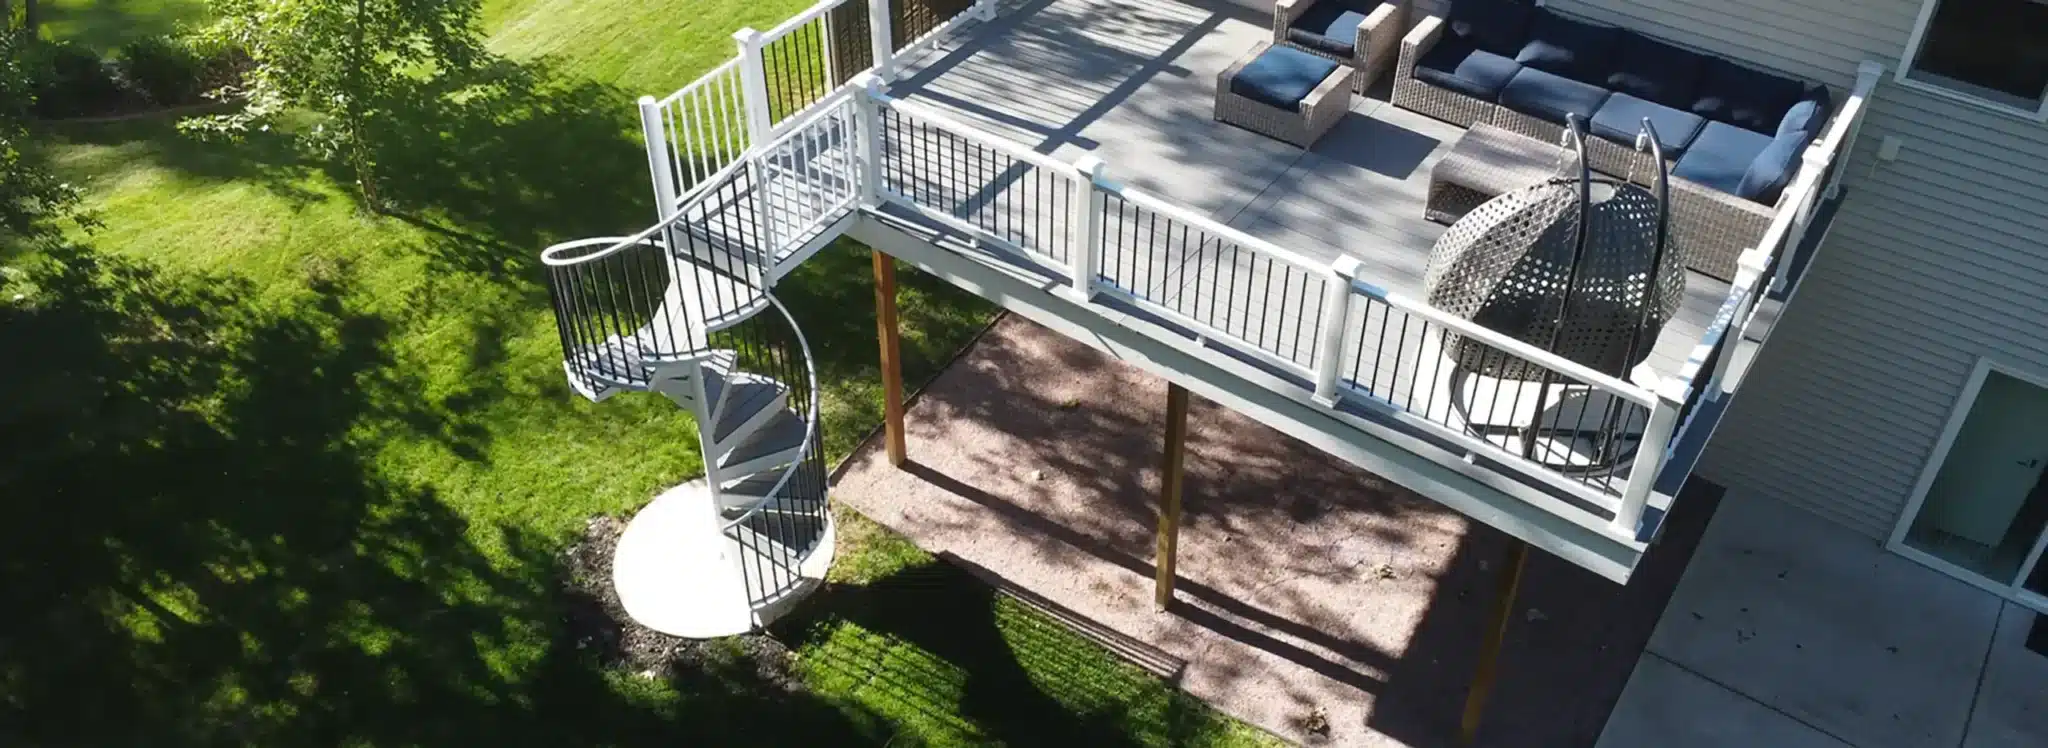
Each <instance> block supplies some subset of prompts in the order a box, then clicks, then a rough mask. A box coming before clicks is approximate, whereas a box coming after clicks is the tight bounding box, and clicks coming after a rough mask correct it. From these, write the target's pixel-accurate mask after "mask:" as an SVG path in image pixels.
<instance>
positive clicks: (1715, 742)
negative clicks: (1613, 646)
mask: <svg viewBox="0 0 2048 748" xmlns="http://www.w3.org/2000/svg"><path fill="white" fill-rule="evenodd" d="M1599 746H1600V748H1639V747H1640V746H1658V747H1659V748H1726V747H1727V746H1771V747H1772V748H1850V746H1849V744H1848V743H1844V742H1842V741H1840V740H1836V739H1835V738H1833V737H1830V736H1828V735H1827V734H1826V733H1823V732H1821V731H1819V730H1815V729H1813V728H1812V727H1808V726H1807V725H1805V724H1804V723H1801V722H1800V721H1798V720H1796V719H1793V718H1791V717H1789V716H1786V715H1785V713H1783V712H1780V711H1777V710H1775V709H1772V708H1770V707H1767V706H1764V705H1763V704H1761V703H1759V702H1757V701H1755V700H1753V699H1750V698H1749V697H1746V696H1743V695H1741V694H1738V693H1736V692H1734V691H1730V690H1728V689H1726V688H1722V687H1721V686H1720V685H1718V684H1716V683H1713V682H1712V681H1709V680H1707V679H1705V678H1702V677H1700V676H1699V675H1698V674H1696V673H1692V672H1689V671H1687V670H1684V669H1682V668H1680V667H1678V666H1677V665H1673V664H1671V661H1670V660H1666V659H1664V658H1662V657H1657V656H1655V655H1646V656H1644V657H1643V661H1642V662H1641V663H1640V664H1638V665H1637V666H1636V673H1635V676H1634V677H1632V678H1630V679H1629V683H1628V690H1626V691H1623V692H1622V694H1621V703H1620V705H1619V706H1617V707H1616V708H1615V713H1614V719H1613V721H1610V722H1608V723H1607V730H1606V731H1605V732H1603V733H1601V735H1600V743H1599Z"/></svg>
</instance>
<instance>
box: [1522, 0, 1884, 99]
mask: <svg viewBox="0 0 2048 748" xmlns="http://www.w3.org/2000/svg"><path fill="white" fill-rule="evenodd" d="M1549 5H1550V7H1552V8H1556V9H1557V10H1560V11H1563V12H1565V13H1567V14H1571V15H1576V16H1580V17H1583V18H1587V19H1589V20H1595V21H1600V22H1604V23H1611V24H1614V25H1617V26H1626V27H1629V28H1632V29H1636V30H1638V31H1641V32H1643V33H1645V34H1649V35H1651V36H1656V37H1660V38H1663V39H1667V40H1670V41H1674V42H1677V43H1679V44H1683V45H1686V46H1689V47H1694V48H1698V49H1701V50H1705V51H1709V52H1716V53H1719V54H1722V55H1725V56H1727V57H1731V58H1736V59H1740V60H1743V61H1746V62H1749V63H1751V64H1754V65H1757V66H1760V67H1765V68H1772V69H1775V70H1778V71H1781V72H1784V73H1788V74H1791V75H1794V76H1798V77H1800V78H1804V79H1806V80H1811V81H1815V82H1819V83H1825V84H1827V85H1829V86H1831V87H1834V88H1836V89H1837V90H1847V88H1848V87H1849V85H1850V84H1852V83H1854V82H1855V80H1856V65H1857V63H1860V62H1862V61H1864V60H1868V59H1878V60H1886V59H1890V58H1893V57H1896V56H1898V53H1899V49H1900V48H1901V47H1903V46H1904V44H1905V39H1906V37H1907V35H1909V34H1910V33H1911V32H1912V30H1913V21H1914V19H1915V18H1916V17H1917V16H1918V13H1919V9H1920V4H1919V2H1917V0H1550V3H1549Z"/></svg>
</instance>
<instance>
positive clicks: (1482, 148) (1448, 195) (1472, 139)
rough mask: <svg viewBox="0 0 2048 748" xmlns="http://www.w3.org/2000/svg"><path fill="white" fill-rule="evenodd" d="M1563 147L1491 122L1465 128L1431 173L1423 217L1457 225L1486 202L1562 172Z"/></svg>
mask: <svg viewBox="0 0 2048 748" xmlns="http://www.w3.org/2000/svg"><path fill="white" fill-rule="evenodd" d="M1564 153H1565V151H1564V149H1562V148H1559V147H1557V146H1556V145H1552V144H1550V143H1545V142H1543V141H1541V140H1537V139H1535V138H1531V137H1528V136H1524V135H1518V134H1515V133H1512V132H1508V131H1507V130H1503V129H1501V128H1498V127H1494V126H1492V125H1487V124H1478V125H1473V126H1472V129H1470V130H1466V131H1465V134H1464V135H1463V136H1462V137H1459V138H1458V142H1457V143H1456V144H1455V145H1452V146H1451V152H1450V153H1447V154H1444V157H1443V159H1442V160H1440V161H1437V162H1436V166H1435V167H1434V168H1432V169H1430V171H1429V203H1428V205H1427V206H1425V208H1424V210H1423V215H1424V217H1426V218H1428V219H1429V220H1432V221H1436V222H1438V223H1453V222H1456V221H1457V220H1458V219H1459V218H1462V217H1464V215H1465V214H1466V213H1468V212H1470V211H1471V210H1472V209H1473V208H1477V207H1479V205H1480V204H1481V203H1484V202H1486V201H1488V200H1491V199H1493V198H1494V197H1495V196H1497V195H1500V194H1501V193H1504V192H1507V191H1509V190H1513V189H1517V188H1521V187H1527V186H1529V185H1532V184H1535V183H1537V182H1541V181H1543V180H1545V179H1549V178H1550V177H1551V176H1553V175H1555V174H1557V173H1558V165H1559V163H1560V161H1559V159H1562V158H1564V157H1565V156H1564Z"/></svg>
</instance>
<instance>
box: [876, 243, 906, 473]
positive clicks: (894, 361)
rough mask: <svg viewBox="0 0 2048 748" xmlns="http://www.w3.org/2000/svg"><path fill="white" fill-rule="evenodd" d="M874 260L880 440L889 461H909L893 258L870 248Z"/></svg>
mask: <svg viewBox="0 0 2048 748" xmlns="http://www.w3.org/2000/svg"><path fill="white" fill-rule="evenodd" d="M871 252H872V253H873V255H874V264H875V330H876V337H877V338H878V339H879V340H880V342H881V348H882V443H883V445H884V446H885V447H887V449H888V452H889V464H890V465H894V466H896V467H899V468H900V467H903V464H904V463H906V462H909V461H910V456H909V453H908V452H907V451H906V449H905V447H904V444H903V351H902V338H903V331H902V328H901V326H900V325H899V324H898V322H897V319H896V258H894V257H890V256H889V255H888V254H886V253H884V252H882V251H881V250H871Z"/></svg>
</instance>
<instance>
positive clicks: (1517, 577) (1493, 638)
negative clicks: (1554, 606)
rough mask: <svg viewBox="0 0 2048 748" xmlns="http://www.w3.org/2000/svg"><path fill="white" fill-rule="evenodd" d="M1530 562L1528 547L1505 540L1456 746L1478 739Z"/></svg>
mask: <svg viewBox="0 0 2048 748" xmlns="http://www.w3.org/2000/svg"><path fill="white" fill-rule="evenodd" d="M1528 560H1529V544H1528V543H1524V542H1522V541H1521V540H1520V539H1517V538H1509V539H1508V552H1507V554H1506V559H1505V562H1506V565H1505V566H1503V567H1502V568H1501V570H1500V594H1499V596H1498V597H1496V598H1495V599H1494V601H1493V617H1492V619H1491V620H1489V621H1487V629H1486V639H1485V640H1484V641H1481V642H1480V643H1479V669H1478V670H1477V671H1475V672H1473V673H1472V684H1471V686H1470V690H1467V691H1466V692H1465V718H1464V720H1463V721H1462V722H1460V723H1459V726H1458V744H1459V745H1471V744H1472V741H1474V740H1478V739H1479V721H1480V718H1482V717H1484V716H1486V697H1487V696H1489V695H1491V694H1492V692H1493V681H1494V678H1495V676H1497V675H1499V672H1500V650H1501V647H1502V645H1503V644H1505V643H1506V642H1507V637H1508V624H1509V623H1510V622H1512V621H1513V620H1514V612H1515V593H1516V592H1517V591H1518V590H1519V589H1520V588H1521V586H1522V566H1523V564H1525V563H1527V562H1528Z"/></svg>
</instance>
